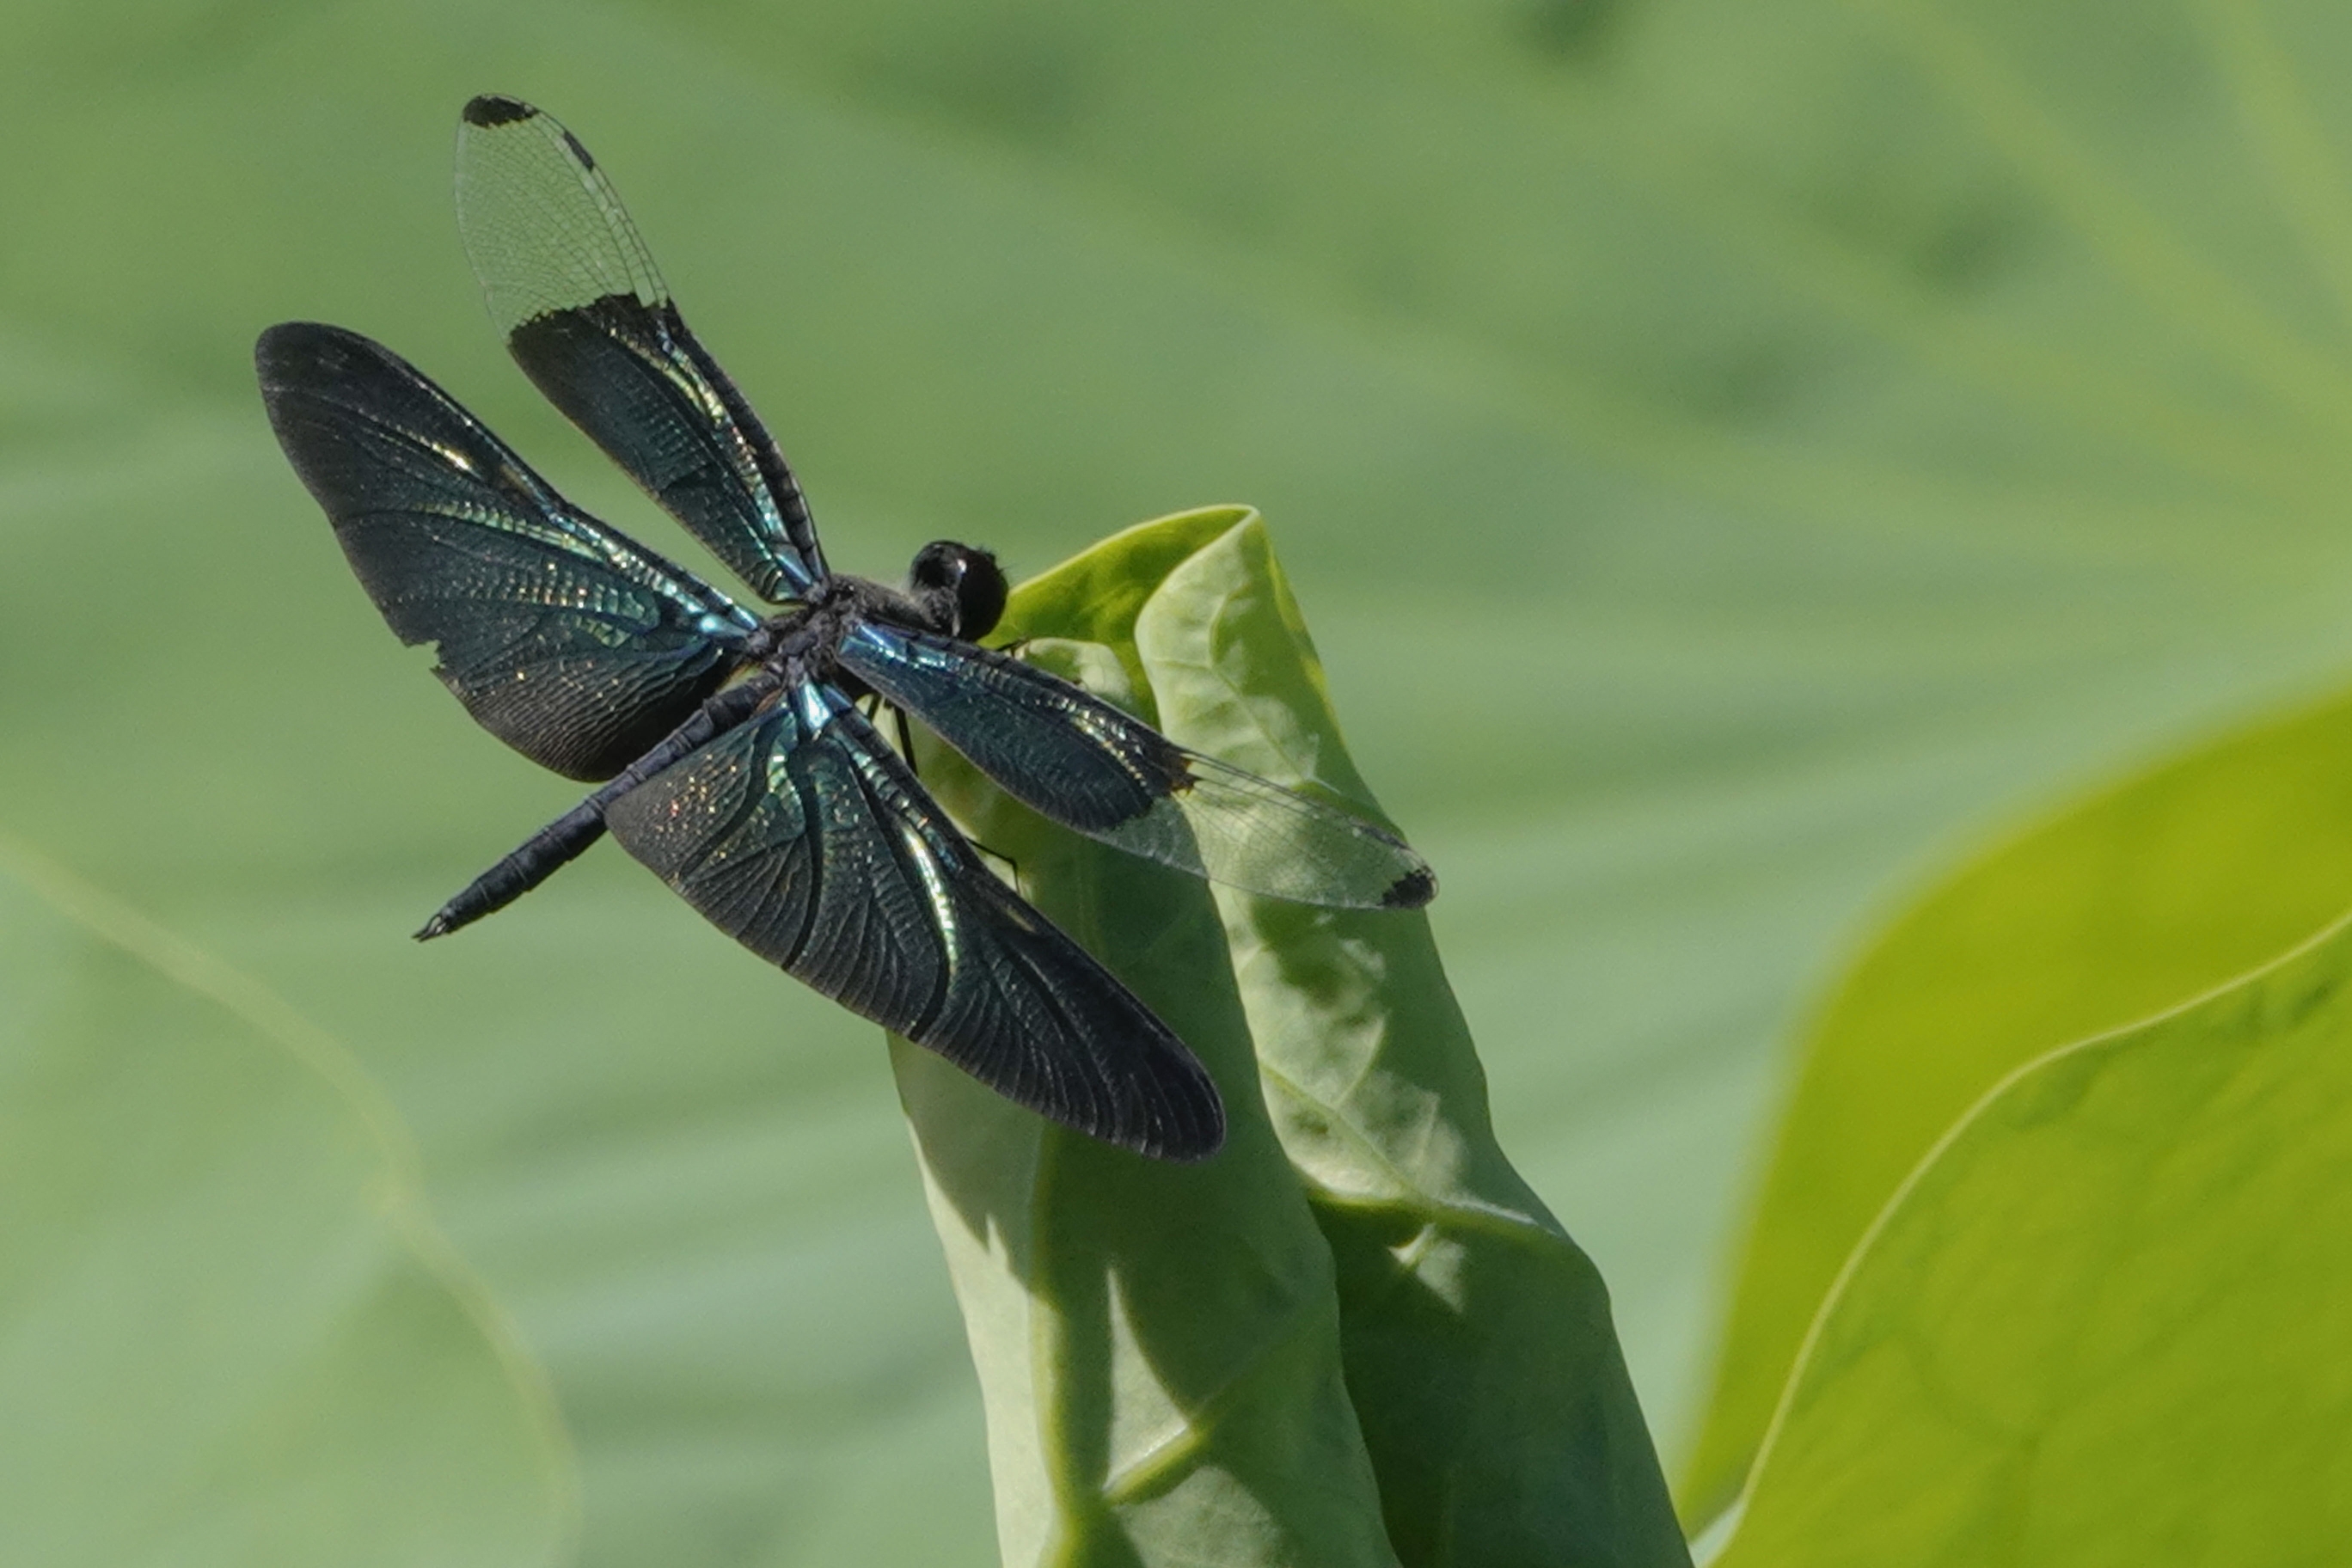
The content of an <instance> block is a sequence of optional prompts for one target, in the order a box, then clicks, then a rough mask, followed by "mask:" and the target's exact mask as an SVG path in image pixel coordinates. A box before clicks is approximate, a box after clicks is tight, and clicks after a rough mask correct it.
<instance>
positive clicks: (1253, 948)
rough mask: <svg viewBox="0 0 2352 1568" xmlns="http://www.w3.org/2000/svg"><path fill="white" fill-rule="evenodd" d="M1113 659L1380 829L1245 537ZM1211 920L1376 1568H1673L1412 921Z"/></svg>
mask: <svg viewBox="0 0 2352 1568" xmlns="http://www.w3.org/2000/svg"><path fill="white" fill-rule="evenodd" d="M1133 636H1134V643H1135V645H1136V649H1137V657H1139V658H1140V661H1141V663H1142V666H1143V668H1144V670H1145V671H1146V673H1147V675H1148V677H1149V679H1150V683H1151V690H1152V693H1153V696H1154V699H1155V700H1156V703H1157V706H1158V711H1159V715H1160V726H1161V728H1162V730H1163V731H1164V732H1165V733H1167V734H1168V735H1169V736H1170V737H1171V739H1173V740H1176V741H1178V742H1181V743H1183V744H1185V745H1189V746H1192V747H1193V748H1194V749H1195V750H1198V751H1201V752H1205V753H1207V754H1209V755H1211V756H1215V757H1218V758H1220V759H1222V760H1223V761H1225V762H1229V763H1237V764H1239V765H1241V766H1243V767H1246V768H1249V769H1251V770H1252V771H1253V772H1255V773H1260V774H1262V775H1263V776H1265V777H1267V778H1271V779H1274V780H1276V781H1277V782H1278V783H1283V784H1290V785H1292V786H1293V787H1297V788H1307V789H1310V790H1318V791H1321V792H1323V793H1326V794H1328V795H1332V796H1334V797H1336V798H1337V799H1338V800H1339V801H1340V802H1341V803H1343V804H1345V805H1349V807H1350V808H1352V809H1354V810H1356V811H1359V812H1362V813H1365V814H1368V815H1370V816H1374V817H1375V818H1377V817H1379V816H1380V810H1379V807H1378V806H1377V805H1375V804H1374V802H1373V799H1372V795H1371V793H1370V790H1369V789H1368V788H1367V787H1366V785H1365V784H1364V782H1363V780H1362V778H1361V777H1360V776H1359V775H1358V773H1357V772H1356V770H1355V766H1354V764H1353V763H1351V762H1350V761H1349V757H1348V752H1347V749H1346V747H1345V745H1344V743H1343V742H1341V740H1340V738H1339V721H1338V719H1337V717H1336V716H1335V715H1334V714H1333V712H1332V710H1331V704H1330V699H1329V696H1328V692H1327V691H1326V689H1325V683H1324V678H1323V668H1322V664H1321V662H1320V660H1319V659H1318V658H1317V657H1316V654H1315V649H1314V645H1313V643H1312V641H1311V640H1310V639H1309V638H1308V637H1307V627H1306V624H1305V619H1304V617H1303V616H1302V615H1301V614H1300V612H1299V609H1298V605H1297V602H1296V600H1294V599H1293V597H1292V596H1291V592H1290V587H1289V584H1288V582H1287V581H1286V578H1285V577H1284V575H1283V573H1282V569H1281V567H1280V566H1279V565H1278V564H1276V561H1275V558H1274V553H1273V550H1272V547H1271V545H1270V544H1269V542H1268V541H1267V536H1266V530H1265V524H1264V523H1263V522H1261V521H1258V519H1257V518H1256V517H1255V515H1252V516H1250V517H1248V518H1246V519H1244V520H1237V521H1235V523H1234V526H1233V527H1231V528H1230V529H1229V530H1228V531H1225V532H1224V533H1223V534H1222V535H1221V536H1220V537H1218V538H1217V539H1215V540H1214V541H1213V542H1209V543H1206V544H1204V545H1202V547H1201V548H1200V549H1199V550H1198V551H1197V552H1195V553H1193V554H1192V556H1190V557H1189V558H1188V559H1186V560H1185V561H1183V562H1182V563H1181V564H1179V565H1178V566H1177V567H1175V569H1174V570H1173V571H1171V572H1170V573H1169V574H1168V576H1167V579H1166V581H1165V583H1164V584H1162V585H1161V586H1160V588H1159V590H1158V592H1156V593H1155V594H1153V595H1152V596H1151V597H1150V600H1149V601H1148V602H1147V603H1145V604H1144V605H1143V606H1142V607H1141V612H1140V614H1139V616H1137V618H1136V624H1135V627H1134V634H1133ZM1121 647H1122V651H1124V647H1125V645H1124V644H1122V645H1121ZM1217 902H1218V906H1219V908H1220V909H1221V910H1223V914H1224V918H1225V934H1226V941H1227V944H1228V948H1229V951H1230V952H1231V953H1232V956H1233V964H1234V973H1236V974H1237V975H1238V976H1239V977H1240V980H1241V988H1242V1002H1243V1006H1244V1010H1245V1011H1246V1013H1247V1016H1248V1018H1249V1025H1250V1029H1251V1033H1252V1035H1253V1036H1254V1037H1255V1039H1256V1040H1257V1042H1258V1066H1259V1071H1260V1073H1261V1075H1262V1077H1263V1079H1264V1081H1265V1092H1266V1096H1267V1101H1268V1104H1269V1106H1270V1107H1271V1109H1272V1110H1273V1113H1274V1119H1275V1126H1276V1131H1278V1132H1279V1133H1280V1135H1281V1138H1282V1143H1283V1147H1284V1149H1285V1151H1286V1152H1287V1153H1288V1155H1289V1156H1290V1159H1291V1162H1292V1163H1294V1164H1295V1165H1296V1166H1297V1168H1298V1171H1299V1173H1300V1174H1301V1176H1302V1177H1303V1178H1304V1180H1305V1181H1306V1184H1307V1201H1308V1203H1309V1204H1310V1205H1312V1207H1313V1209H1314V1213H1315V1218H1316V1221H1317V1223H1318V1225H1320V1226H1321V1227H1322V1229H1323V1235H1324V1238H1325V1240H1326V1241H1328V1243H1329V1245H1330V1247H1331V1251H1332V1254H1333V1256H1334V1258H1336V1259H1337V1260H1338V1265H1339V1316H1340V1324H1341V1331H1342V1337H1343V1344H1344V1348H1345V1352H1346V1360H1347V1369H1348V1389H1349V1394H1351V1395H1352V1396H1353V1398H1354V1401H1355V1406H1356V1412H1357V1415H1358V1418H1359V1420H1360V1423H1361V1425H1362V1427H1363V1431H1364V1436H1365V1440H1366V1442H1367V1443H1368V1445H1369V1446H1370V1450H1371V1456H1372V1464H1373V1467H1374V1469H1375V1470H1376V1471H1377V1473H1378V1474H1379V1477H1380V1484H1381V1507H1382V1509H1383V1510H1384V1512H1385V1514H1386V1517H1387V1521H1388V1528H1389V1537H1390V1539H1391V1541H1392V1542H1394V1543H1395V1545H1396V1548H1397V1553H1398V1555H1399V1556H1400V1557H1401V1558H1402V1560H1403V1561H1404V1562H1405V1563H1407V1564H1422V1563H1428V1564H1438V1563H1482V1564H1491V1565H1494V1568H1504V1565H1507V1564H1513V1563H1527V1564H1538V1563H1563V1562H1571V1563H1590V1564H1593V1565H1595V1568H1599V1565H1601V1564H1657V1563H1664V1564H1670V1563H1687V1562H1688V1556H1687V1553H1685V1551H1684V1549H1683V1540H1682V1532H1681V1531H1680V1529H1679V1528H1678V1527H1677V1525H1676V1523H1675V1514H1674V1510H1673V1508H1672V1506H1671V1505H1670V1504H1669V1503H1668V1501H1667V1498H1666V1489H1665V1482H1664V1478H1663V1476H1662V1475H1661V1474H1660V1473H1659V1470H1658V1464H1657V1458H1656V1456H1655V1454H1654V1451H1653V1449H1652V1447H1651V1444H1650V1434H1649V1429H1648V1427H1647V1426H1644V1425H1643V1419H1642V1412H1641V1408H1640V1406H1639V1405H1637V1404H1636V1403H1635V1402H1634V1398H1633V1384H1632V1383H1631V1382H1630V1381H1629V1380H1628V1379H1627V1377H1626V1374H1625V1365H1624V1358H1623V1355H1622V1352H1620V1350H1619V1348H1618V1343H1617V1333H1616V1329H1615V1327H1614V1325H1613V1324H1612V1322H1611V1321H1610V1314H1609V1294H1608V1291H1607V1289H1606V1288H1605V1287H1604V1286H1603V1285H1602V1283H1601V1276H1600V1274H1599V1273H1598V1272H1597V1271H1596V1270H1595V1269H1594V1268H1593V1267H1592V1264H1591V1260H1590V1259H1589V1258H1586V1257H1585V1255H1584V1253H1583V1252H1582V1251H1581V1250H1580V1248H1579V1247H1577V1246H1576V1244H1575V1243H1574V1242H1572V1241H1571V1240H1570V1239H1569V1237H1568V1233H1567V1232H1566V1231H1565V1230H1563V1229H1561V1227H1560V1225H1559V1221H1558V1220H1556V1219H1554V1218H1553V1217H1552V1215H1551V1213H1550V1211H1549V1210H1548V1209H1547V1208H1545V1206H1544V1205H1543V1202H1542V1200H1541V1199H1539V1198H1538V1197H1537V1196H1536V1194H1535V1193H1534V1191H1533V1190H1532V1189H1530V1188H1529V1187H1528V1184H1527V1183H1526V1182H1525V1181H1523V1180H1522V1179H1521V1178H1520V1176H1519V1173H1517V1171H1516V1170H1514V1169H1512V1167H1511V1164H1510V1162H1509V1161H1508V1160H1507V1159H1506V1158H1505V1157H1504V1154H1503V1151H1502V1148H1501V1145H1500V1144H1498V1143H1497V1142H1496V1140H1495V1134H1494V1129H1493V1126H1492V1124H1491V1122H1490V1121H1489V1120H1488V1116H1487V1106H1486V1075H1485V1073H1484V1071H1483V1070H1482V1069H1481V1068H1480V1066H1479V1063H1478V1057H1477V1053H1476V1051H1475V1048H1474V1047H1472V1045H1471V1040H1470V1032H1469V1027H1468V1026H1467V1025H1466V1024H1465V1022H1464V1020H1463V1017H1462V1011H1461V1008H1460V1006H1459V1005H1457V1004H1456V1003H1455V1002H1454V992H1453V988H1452V987H1451V986H1450V985H1449V984H1447V983H1446V979H1445V973H1444V969H1443V968H1442V967H1441V966H1440V964H1439V963H1438V957H1437V948H1436V944H1435V942H1433V940H1432V938H1431V935H1430V929H1429V921H1428V918H1427V917H1426V916H1425V915H1423V914H1422V913H1420V912H1417V911H1414V912H1407V911H1398V910H1379V911H1367V910H1319V909H1312V908H1308V907H1307V906H1304V905H1299V904H1293V903H1284V902H1281V901H1279V900H1272V899H1262V898H1252V897H1249V896H1246V895H1244V894H1238V893H1234V892H1233V891H1231V890H1230V889H1218V890H1217Z"/></svg>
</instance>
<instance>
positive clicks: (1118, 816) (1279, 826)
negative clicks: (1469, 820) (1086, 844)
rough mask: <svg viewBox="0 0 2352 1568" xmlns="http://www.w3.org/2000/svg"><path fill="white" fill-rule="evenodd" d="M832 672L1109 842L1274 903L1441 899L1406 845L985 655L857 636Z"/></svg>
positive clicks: (1016, 790)
mask: <svg viewBox="0 0 2352 1568" xmlns="http://www.w3.org/2000/svg"><path fill="white" fill-rule="evenodd" d="M841 662H842V663H843V664H844V665H845V667H847V668H849V669H850V670H852V671H853V672H855V673H856V676H857V677H858V679H861V680H863V681H865V682H866V684H867V685H869V686H871V687H873V689H875V690H877V691H878V692H880V693H881V694H882V696H883V697H885V698H886V699H887V700H890V701H891V702H894V703H896V704H898V706H899V707H901V708H903V709H905V710H907V711H908V712H910V713H912V714H914V715H915V716H916V717H917V718H919V719H920V720H921V721H923V722H924V723H925V724H927V725H929V727H930V728H931V729H932V730H933V731H935V732H936V733H937V734H938V735H939V737H940V739H941V740H943V741H945V742H947V743H948V744H949V745H950V746H953V747H954V748H955V749H956V750H957V751H959V752H962V753H963V754H964V755H965V756H966V757H968V758H969V759H971V763H972V765H973V766H974V767H977V768H978V769H980V771H981V772H982V773H986V774H987V775H988V776H989V777H990V778H992V779H993V780H994V781H996V783H997V784H998V785H1000V786H1001V787H1002V788H1003V790H1004V792H1005V793H1006V794H1008V795H1012V796H1013V798H1014V799H1016V800H1018V801H1020V802H1022V803H1023V804H1024V805H1028V806H1029V807H1031V808H1032V809H1034V810H1035V811H1037V812H1038V813H1040V814H1041V815H1043V816H1046V817H1049V818H1051V819H1052V820H1054V821H1055V822H1058V823H1060V824H1062V825H1063V826H1066V827H1069V828H1073V829H1075V830H1076V831H1077V832H1080V833H1084V834H1086V835H1087V836H1088V837H1094V838H1098V839H1100V840H1102V841H1103V842H1104V843H1106V844H1110V845H1114V846H1116V847H1118V848H1121V849H1125V850H1129V851H1130V852H1131V853H1134V854H1137V855H1141V856H1145V857H1147V858H1150V859H1153V860H1158V861H1160V862H1161V863H1162V864H1164V865H1169V866H1173V867H1175V868H1178V869H1180V870H1184V871H1190V872H1192V874H1194V875H1195V876H1202V877H1208V878H1210V879H1213V880H1215V881H1219V882H1223V883H1224V884H1225V885H1226V886H1228V887H1233V888H1239V889H1243V890H1244V891H1246V892H1252V893H1262V894H1265V896H1267V897H1269V898H1276V899H1290V900H1297V901H1298V902H1301V903H1309V904H1327V905H1332V906H1336V907H1339V908H1345V909H1399V908H1406V909H1410V908H1417V907H1419V906H1420V905H1423V904H1425V903H1427V902H1428V901H1429V900H1430V898H1431V897H1432V896H1433V894H1434V893H1435V892H1436V890H1437V881H1436V878H1435V877H1434V875H1433V873H1432V872H1431V870H1430V868H1429V864H1428V862H1426V861H1424V860H1423V859H1422V858H1421V857H1420V856H1419V855H1417V854H1415V853H1413V851H1412V849H1411V848H1410V847H1407V846H1406V845H1405V844H1404V843H1403V841H1402V840H1401V839H1399V838H1397V837H1395V836H1394V835H1392V834H1391V833H1389V832H1387V831H1385V830H1384V829H1382V828H1380V827H1376V826H1373V825H1372V824H1370V823H1369V822H1366V821H1364V820H1363V819H1362V818H1361V817H1359V816H1352V815H1350V814H1349V813H1347V812H1344V811H1339V810H1336V809H1334V808H1333V807H1330V806H1328V805H1323V804H1322V803H1321V802H1320V801H1317V800H1312V799H1309V798H1308V797H1307V796H1306V795H1301V794H1299V793H1298V792H1297V791H1296V790H1291V789H1286V788H1284V787H1283V786H1282V785H1280V784H1275V783H1274V782H1272V781H1271V780H1268V779H1262V778H1260V777H1258V776H1257V775H1256V774H1255V773H1247V772H1244V770H1242V769H1240V768H1236V767H1232V766H1229V765H1227V764H1226V763H1221V762H1218V761H1217V760H1216V759H1214V758H1213V757H1204V756H1202V754H1201V753H1199V752H1192V751H1187V750H1186V749H1185V748H1184V747H1182V746H1180V745H1178V744H1176V742H1173V741H1171V740H1169V739H1168V738H1167V737H1166V736H1164V735H1162V734H1160V731H1157V730H1154V729H1153V728H1151V726H1150V725H1149V724H1146V723H1144V722H1142V721H1140V720H1137V719H1132V718H1129V716H1128V715H1127V714H1125V713H1122V712H1120V711H1119V710H1118V709H1116V708H1114V707H1112V706H1111V705H1110V704H1109V703H1108V702H1105V701H1104V700H1102V699H1100V698H1098V697H1096V696H1094V695H1093V694H1091V693H1089V692H1087V691H1085V690H1082V689H1079V688H1077V687H1076V686H1073V685H1071V684H1070V683H1069V682H1068V681H1066V680H1064V679H1061V678H1060V677H1058V676H1055V675H1050V674H1048V673H1046V672H1045V670H1042V669H1039V668H1035V667H1034V665H1028V664H1024V663H1023V662H1022V661H1021V660H1019V659H1017V658H1012V657H1010V656H1008V655H1005V654H1002V653H998V652H995V651H994V650H992V649H989V648H982V647H973V646H972V645H971V644H970V643H965V642H960V641H958V640H956V639H955V638H952V637H941V636H939V635H937V634H935V633H930V632H921V631H914V630H910V629H908V628H905V627H900V626H875V625H870V624H869V625H866V626H859V627H857V628H856V630H855V631H853V632H852V633H851V634H850V636H849V637H847V638H846V639H845V641H844V643H843V645H842V648H841Z"/></svg>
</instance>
